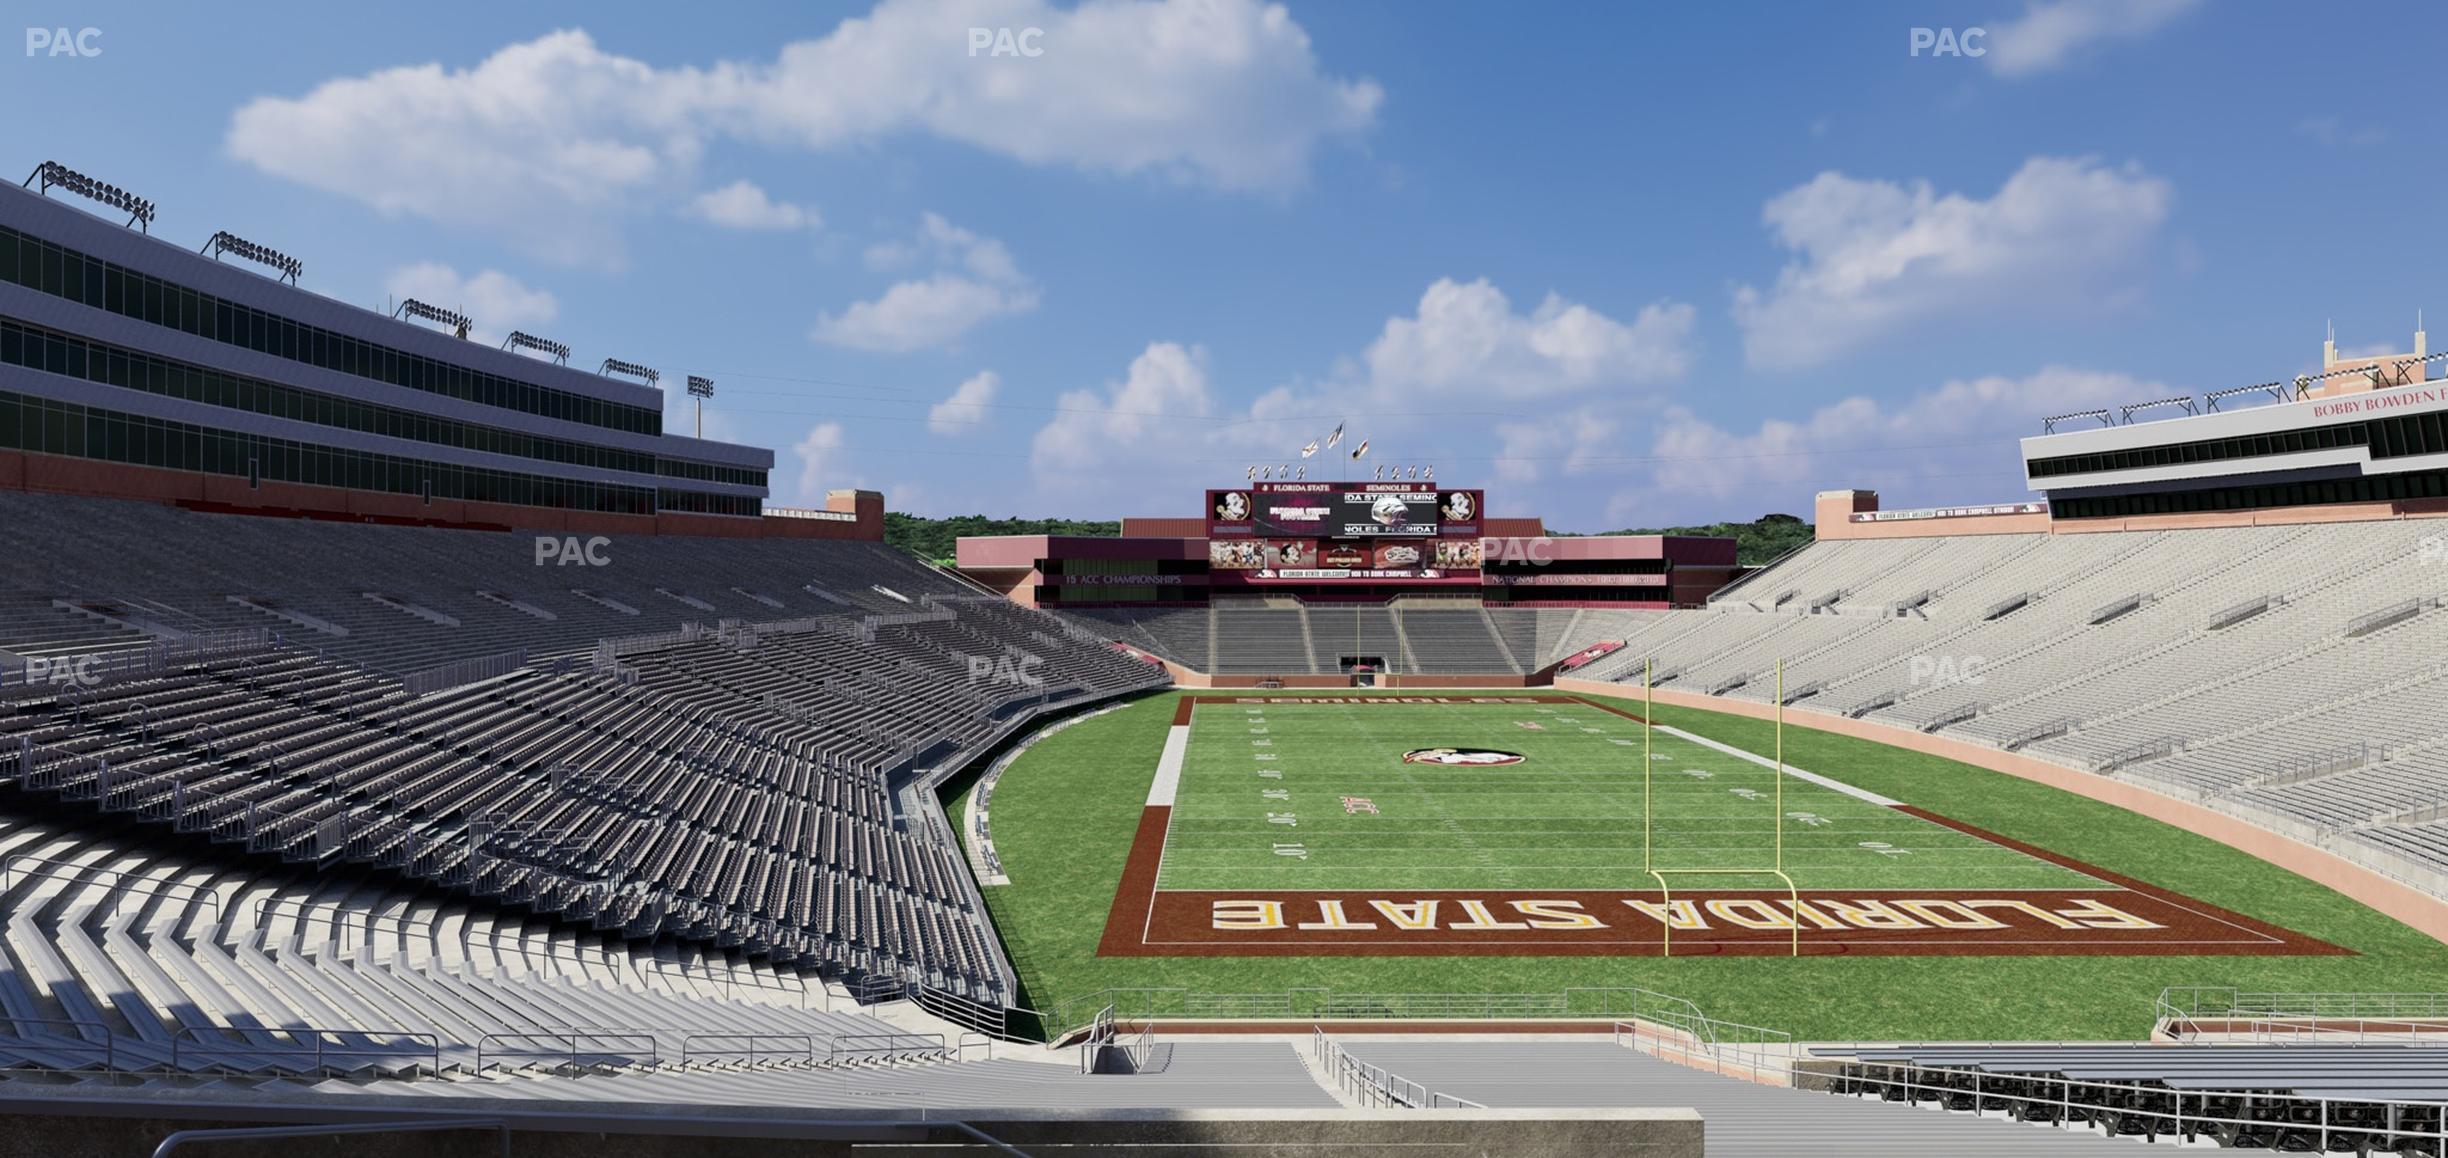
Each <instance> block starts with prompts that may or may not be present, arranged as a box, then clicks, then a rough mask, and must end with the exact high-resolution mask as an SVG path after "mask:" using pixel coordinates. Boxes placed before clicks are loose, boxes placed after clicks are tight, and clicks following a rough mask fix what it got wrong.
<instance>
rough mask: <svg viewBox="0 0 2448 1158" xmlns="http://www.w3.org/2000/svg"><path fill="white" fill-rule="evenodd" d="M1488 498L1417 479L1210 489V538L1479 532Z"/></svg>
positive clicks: (1429, 536)
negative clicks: (1427, 483) (1419, 481)
mask: <svg viewBox="0 0 2448 1158" xmlns="http://www.w3.org/2000/svg"><path fill="white" fill-rule="evenodd" d="M1484 498H1485V496H1483V495H1482V494H1481V493H1480V492H1478V491H1448V490H1439V489H1437V488H1436V487H1435V486H1434V485H1422V484H1420V483H1415V482H1379V483H1332V482H1314V483H1313V482H1277V483H1255V484H1252V485H1251V486H1248V487H1245V488H1242V489H1239V490H1212V491H1209V492H1207V535H1208V537H1209V538H1211V539H1212V538H1233V537H1240V536H1252V537H1259V538H1284V539H1384V538H1397V539H1433V538H1437V537H1439V536H1442V535H1467V536H1473V537H1476V536H1477V535H1478V534H1479V512H1480V509H1481V508H1482V507H1483V506H1484V505H1485V502H1484Z"/></svg>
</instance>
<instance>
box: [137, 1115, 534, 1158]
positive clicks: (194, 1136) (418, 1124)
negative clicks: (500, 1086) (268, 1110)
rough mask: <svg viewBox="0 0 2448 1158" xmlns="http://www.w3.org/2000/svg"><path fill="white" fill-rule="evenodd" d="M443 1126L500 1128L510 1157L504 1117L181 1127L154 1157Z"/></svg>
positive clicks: (505, 1154)
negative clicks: (202, 1147) (244, 1143)
mask: <svg viewBox="0 0 2448 1158" xmlns="http://www.w3.org/2000/svg"><path fill="white" fill-rule="evenodd" d="M440 1130H499V1131H501V1152H502V1158H510V1123H509V1122H508V1121H507V1120H505V1119H502V1118H454V1119H449V1120H445V1121H414V1122H351V1123H348V1124H345V1125H338V1126H221V1127H216V1128H212V1129H201V1130H179V1131H177V1132H175V1133H172V1134H171V1135H170V1136H169V1137H167V1138H164V1139H162V1140H161V1145H159V1146H155V1147H154V1148H153V1158H168V1155H169V1154H170V1152H171V1151H174V1150H176V1149H178V1148H179V1147H181V1146H184V1145H186V1144H187V1143H189V1142H235V1141H238V1140H240V1139H242V1138H315V1137H322V1136H326V1135H340V1134H423V1133H432V1132H435V1131H440Z"/></svg>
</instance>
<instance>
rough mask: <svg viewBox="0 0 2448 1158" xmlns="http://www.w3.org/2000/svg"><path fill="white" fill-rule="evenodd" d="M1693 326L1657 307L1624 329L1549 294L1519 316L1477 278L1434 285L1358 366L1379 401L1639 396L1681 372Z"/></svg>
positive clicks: (1676, 311) (1676, 307) (1683, 307)
mask: <svg viewBox="0 0 2448 1158" xmlns="http://www.w3.org/2000/svg"><path fill="white" fill-rule="evenodd" d="M1695 317H1696V312H1695V311H1694V310H1693V309H1692V307H1691V306H1689V305H1687V304H1683V303H1678V302H1657V303H1653V304H1651V305H1647V306H1643V307H1641V311H1640V313H1639V314H1637V315H1635V316H1634V317H1633V319H1632V321H1631V322H1630V323H1629V324H1626V323H1624V322H1619V321H1616V320H1615V319H1613V318H1610V317H1607V316H1606V315H1605V314H1601V313H1599V312H1598V311H1596V310H1594V309H1591V308H1590V307H1588V306H1585V305H1581V304H1579V303H1575V302H1568V301H1565V300H1564V299H1563V298H1561V297H1559V296H1557V295H1555V294H1549V295H1547V298H1546V300H1545V301H1542V302H1540V303H1539V307H1538V309H1536V310H1534V311H1532V312H1531V313H1529V314H1527V315H1523V314H1517V313H1514V312H1513V305H1512V303H1511V302H1510V301H1508V300H1507V299H1506V298H1505V295H1504V293H1503V292H1502V291H1500V290H1498V289H1497V288H1496V287H1495V286H1494V285H1492V284H1490V283H1489V282H1488V281H1487V280H1486V279H1485V278H1482V279H1480V280H1478V281H1474V282H1470V283H1468V284H1463V283H1458V282H1455V281H1453V280H1452V279H1450V278H1440V279H1438V280H1437V282H1436V283H1435V284H1434V285H1431V286H1429V287H1428V291H1427V292H1426V293H1424V294H1421V295H1420V301H1419V308H1418V309H1417V310H1416V311H1415V312H1414V313H1413V314H1412V316H1410V317H1407V318H1406V317H1398V318H1389V319H1387V320H1386V324H1385V329H1384V331H1383V332H1382V333H1380V334H1379V335H1378V337H1377V340H1376V341H1375V342H1374V343H1371V344H1370V346H1369V348H1368V352H1367V354H1366V355H1365V360H1366V363H1367V367H1368V373H1369V378H1370V380H1371V382H1372V383H1373V384H1374V385H1375V386H1376V387H1377V388H1378V392H1379V394H1380V395H1391V394H1393V393H1396V392H1405V393H1408V392H1414V391H1417V390H1419V389H1427V390H1433V391H1444V392H1467V393H1472V394H1482V395H1486V394H1493V395H1498V396H1502V397H1506V398H1528V397H1549V396H1553V395H1556V394H1560V393H1565V392H1569V391H1573V390H1579V389H1586V388H1588V387H1591V386H1596V385H1601V384H1605V385H1615V386H1647V385H1654V384H1656V383H1659V382H1665V381H1670V380H1672V379H1675V378H1679V377H1682V375H1683V373H1684V371H1685V370H1687V369H1688V368H1689V367H1690V365H1691V359H1692V352H1691V332H1692V324H1693V321H1694V319H1695Z"/></svg>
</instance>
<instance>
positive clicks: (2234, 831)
mask: <svg viewBox="0 0 2448 1158" xmlns="http://www.w3.org/2000/svg"><path fill="white" fill-rule="evenodd" d="M1555 686H1556V687H1557V688H1560V689H1562V690H1565V691H1574V692H1587V693H1590V694H1593V695H1601V696H1611V697H1615V698H1618V699H1624V700H1631V701H1637V700H1638V698H1639V695H1638V693H1637V692H1635V691H1632V690H1630V689H1627V688H1626V687H1625V686H1624V685H1622V684H1616V683H1605V682H1601V681H1596V680H1586V679H1580V678H1578V677H1574V676H1565V677H1563V678H1561V679H1558V680H1556V681H1555ZM1655 695H1656V698H1657V702H1659V703H1661V704H1672V705H1674V706H1675V707H1679V708H1698V709H1701V710H1703V711H1711V712H1724V713H1727V714H1729V715H1736V716H1749V717H1751V718H1753V719H1761V720H1766V719H1774V718H1775V717H1776V708H1775V707H1774V706H1773V705H1769V704H1759V703H1752V702H1750V701H1748V700H1731V699H1721V698H1718V697H1715V696H1706V695H1701V694H1699V693H1697V692H1687V691H1668V690H1666V689H1664V688H1660V689H1657V691H1656V693H1655ZM1785 723H1786V724H1787V725H1788V726H1791V727H1799V728H1809V729H1812V730H1814V731H1820V732H1830V733H1834V734H1836V735H1839V736H1853V737H1856V738H1858V739H1863V740H1870V741H1873V742H1875V743H1880V744H1885V745H1888V746H1889V747H1894V748H1902V749H1905V750H1907V751H1912V752H1922V753H1926V754H1928V755H1932V756H1942V757H1944V758H1946V759H1949V760H1955V761H1958V762H1961V763H1965V764H1970V765H1972V766H1973V767H1976V768H1986V769H1988V770H1990V771H1992V772H2002V773H2005V774H2006V775H2008V776H2013V777H2015V778H2017V779H2021V780H2030V781H2033V782H2036V783H2040V784H2046V785H2048V786H2049V787H2051V788H2058V789H2063V790H2064V791H2067V792H2071V793H2073V794H2075V795H2077V796H2083V797H2088V798H2090V799H2092V800H2097V801H2100V802H2101V803H2104V804H2113V805H2115V806H2117V807H2118V808H2122V809H2124V810H2126V811H2127V812H2134V813H2139V814H2141V815H2143V816H2147V817H2150V818H2151V819H2153V820H2158V821H2163V822H2165V823H2168V824H2172V825H2175V826H2176V827H2178V828H2182V829H2186V830H2189V831H2192V832H2196V833H2199V834H2201V835H2203V836H2206V837H2209V838H2210V839H2212V840H2215V841H2217V842H2219V843H2220V844H2224V845H2226V846H2228V847H2230V848H2233V849H2236V850H2239V851H2241V852H2247V853H2250V854H2252V855H2253V856H2256V857H2259V858H2261V859H2262V860H2265V861H2268V862H2269V863H2271V864H2274V865H2277V866H2278V867H2280V868H2283V869H2286V870H2287V871H2289V872H2292V873H2295V874H2296V875H2298V876H2301V877H2304V878H2306V879H2308V880H2312V881H2314V882H2317V883H2319V884H2322V885H2326V886H2328V887H2330V888H2332V889H2335V890H2337V891H2338V892H2340V893H2343V894H2345V895H2346V896H2348V897H2350V898H2352V899H2354V900H2356V901H2359V902H2362V903H2363V904H2365V905H2369V906H2370V907H2372V908H2374V909H2377V910H2379V911H2380V912H2382V913H2386V914H2387V915H2389V916H2390V917H2392V918H2394V919H2396V920H2399V921H2402V922H2404V923H2405V924H2407V925H2408V926H2411V927H2412V928H2413V929H2414V930H2416V931H2417V932H2420V933H2422V934H2423V935H2424V936H2427V937H2431V938H2433V939H2435V940H2439V941H2443V942H2448V899H2442V898H2440V897H2436V896H2433V895H2431V894H2429V893H2426V892H2423V891H2421V890H2419V889H2416V888H2414V887H2413V886H2411V885H2408V884H2405V883H2404V882H2402V881H2397V880H2393V879H2391V878H2389V877H2386V876H2383V875H2381V874H2379V873H2377V872H2374V871H2372V870H2371V869H2368V868H2365V867H2363V866H2362V865H2359V864H2356V863H2354V862H2353V861H2350V860H2347V859H2345V858H2344V857H2341V856H2338V855H2336V854H2335V853H2332V852H2329V851H2327V850H2325V849H2321V848H2317V847H2314V846H2312V845H2309V844H2305V843H2304V842H2302V841H2299V840H2296V839H2294V838H2292V837H2288V836H2284V835H2281V834H2279V833H2276V832H2272V831H2270V830H2269V829H2266V828H2263V827H2261V826H2260V825H2257V824H2254V823H2252V822H2250V821H2247V820H2243V819H2241V818H2238V817H2235V816H2231V815H2228V814H2227V813H2224V812H2220V811H2217V810H2215V809H2211V808H2205V807H2202V806H2201V805H2198V804H2194V803H2191V802H2188V801H2183V800H2178V799H2176V798H2175V797H2173V796H2167V795H2164V794H2162V793H2158V792H2153V791H2151V790H2150V789H2148V788H2144V787H2142V786H2141V785H2138V784H2133V783H2129V782H2127V781H2123V780H2118V779H2116V778H2114V777H2109V776H2098V775H2094V774H2092V773H2089V772H2078V771H2076V770H2074V769H2072V768H2068V767H2066V766H2064V765H2062V764H2051V763H2049V762H2048V761H2046V760H2041V759H2037V758H2035V757H2031V756H2024V755H2020V754H2018V753H2014V752H2001V751H1999V750H1998V749H1995V748H1990V747H1985V746H1983V745H1980V744H1973V743H1969V742H1967V741H1963V740H1956V739H1950V738H1947V737H1944V736H1933V735H1928V734H1925V733H1923V732H1920V731H1918V730H1916V729H1912V728H1900V727H1896V726H1894V725H1890V724H1880V723H1873V722H1871V721H1868V720H1854V719H1848V718H1846V717H1843V716H1831V715H1827V714H1825V713H1822V712H1798V711H1793V710H1791V709H1788V710H1787V711H1786V713H1785Z"/></svg>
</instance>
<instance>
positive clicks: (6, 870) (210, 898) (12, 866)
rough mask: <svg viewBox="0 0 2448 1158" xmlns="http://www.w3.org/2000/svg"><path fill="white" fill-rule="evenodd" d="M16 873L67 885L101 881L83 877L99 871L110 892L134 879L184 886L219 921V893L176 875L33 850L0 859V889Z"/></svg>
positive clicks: (114, 909)
mask: <svg viewBox="0 0 2448 1158" xmlns="http://www.w3.org/2000/svg"><path fill="white" fill-rule="evenodd" d="M21 862H31V863H34V864H38V865H44V866H51V867H57V868H72V869H75V870H77V871H76V872H74V873H63V872H51V871H48V870H47V868H46V869H21V868H18V867H17V866H18V864H19V863H21ZM18 873H24V874H25V875H26V876H30V877H34V878H36V879H38V880H52V881H67V882H69V883H71V884H76V883H102V882H88V881H87V878H88V877H89V876H90V875H91V874H94V873H101V874H104V875H106V876H109V877H112V878H113V881H112V882H110V883H105V884H103V887H104V888H107V889H110V890H112V891H113V892H114V893H118V892H121V891H124V888H125V886H124V885H122V884H120V883H118V882H121V881H137V882H140V883H143V884H148V885H159V886H162V887H163V888H167V889H186V890H188V894H189V896H190V897H191V898H195V899H200V900H202V901H203V902H204V903H206V904H209V905H211V906H212V919H213V923H214V924H216V925H217V924H220V923H221V894H220V892H219V891H218V890H216V889H214V888H212V887H211V886H208V885H199V884H193V883H190V882H187V881H183V880H179V879H178V878H176V877H166V876H148V875H146V874H143V873H132V872H128V871H127V870H125V869H114V868H96V867H93V866H90V865H82V864H78V863H77V862H75V861H69V860H58V859H55V858H52V857H47V856H36V855H34V854H33V853H18V854H17V855H15V856H12V857H9V858H8V859H7V860H6V861H0V890H6V889H12V888H15V887H16V884H15V882H13V881H11V880H10V879H9V878H10V877H12V876H14V875H16V874H18ZM142 895H148V896H150V895H159V894H153V893H144V894H142ZM109 911H110V912H112V913H117V912H118V911H119V899H118V897H117V896H113V897H112V898H111V908H110V910H109Z"/></svg>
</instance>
